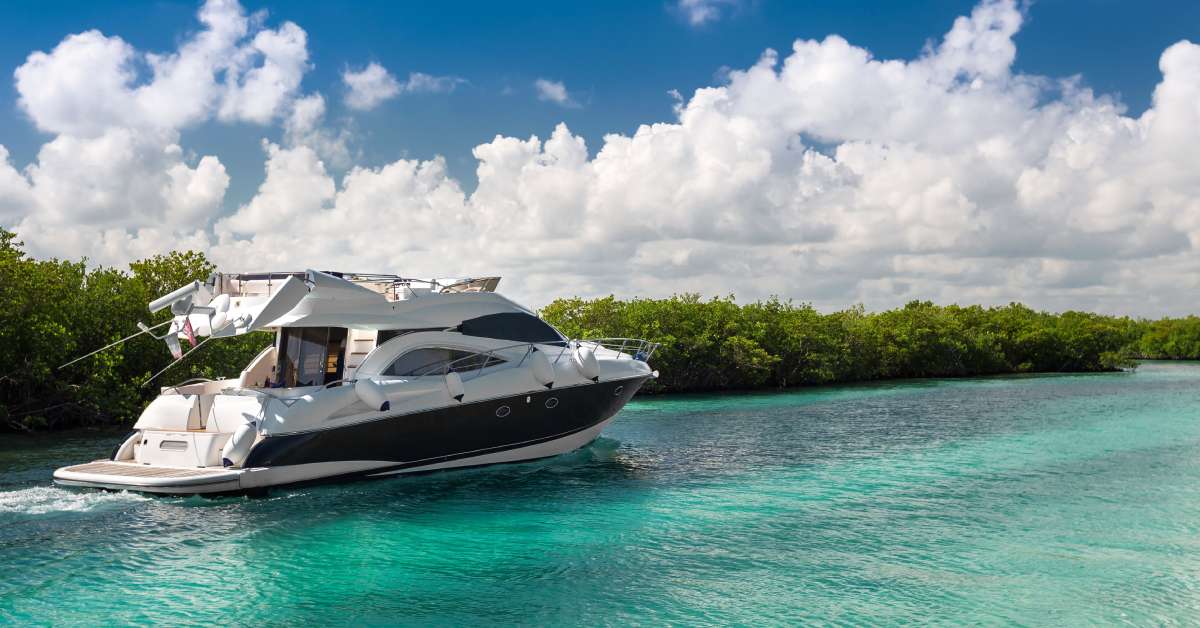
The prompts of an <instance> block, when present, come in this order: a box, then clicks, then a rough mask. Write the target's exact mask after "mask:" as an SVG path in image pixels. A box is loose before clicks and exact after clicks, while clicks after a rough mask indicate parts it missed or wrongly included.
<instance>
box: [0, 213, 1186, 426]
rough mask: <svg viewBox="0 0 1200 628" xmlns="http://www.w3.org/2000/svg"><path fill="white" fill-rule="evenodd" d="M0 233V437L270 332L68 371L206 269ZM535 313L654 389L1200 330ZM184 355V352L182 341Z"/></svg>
mask: <svg viewBox="0 0 1200 628" xmlns="http://www.w3.org/2000/svg"><path fill="white" fill-rule="evenodd" d="M22 246H23V245H22V243H21V242H18V241H17V240H16V238H15V236H14V234H13V233H12V232H9V231H5V230H3V229H0V430H5V431H29V430H39V429H55V428H62V427H68V426H78V425H109V424H111V425H128V424H130V423H131V422H132V421H133V420H135V419H136V417H137V415H138V414H139V413H140V412H141V410H142V408H144V407H145V405H146V404H147V403H149V401H150V400H151V399H153V398H154V396H156V395H157V394H158V392H159V387H160V386H162V385H164V384H169V383H175V382H179V381H183V380H185V379H188V378H191V377H209V378H213V379H218V378H221V377H234V376H236V375H237V374H238V373H239V372H241V369H242V368H243V367H244V366H245V365H246V364H247V363H248V362H249V361H250V360H251V359H252V358H253V357H254V355H255V354H257V353H258V352H259V351H260V350H262V349H263V348H264V347H266V346H267V345H269V344H270V343H271V336H270V335H268V334H266V333H261V332H260V333H254V334H248V335H246V336H240V337H235V338H224V339H220V340H217V341H214V342H212V343H209V344H208V345H206V346H205V347H204V348H203V350H202V351H200V352H198V353H197V354H195V355H194V356H193V355H188V356H185V359H184V360H183V361H182V362H180V363H178V364H177V365H175V366H173V367H172V369H171V370H170V371H168V373H167V374H166V375H164V376H163V377H162V378H161V380H160V381H156V382H153V383H151V384H150V385H143V382H144V381H145V380H146V379H148V378H149V377H150V376H151V375H152V374H153V373H156V372H158V371H159V370H160V369H162V368H163V367H166V366H168V365H170V364H171V363H172V358H171V356H170V355H169V354H168V352H167V351H166V348H165V347H164V345H163V343H162V342H161V341H158V340H155V339H153V338H149V337H147V336H144V335H143V336H140V337H137V338H134V339H133V340H131V341H129V342H126V343H124V344H123V345H120V346H118V347H114V348H112V349H108V350H105V351H102V352H100V353H99V354H97V355H95V356H93V357H90V358H87V359H85V360H82V361H80V362H78V363H76V364H74V365H71V366H69V367H66V368H63V369H58V368H57V367H58V366H59V365H62V364H64V363H66V362H68V361H69V360H71V359H73V358H75V357H78V356H80V355H82V354H84V353H87V352H89V351H92V350H94V349H97V348H99V347H102V346H104V345H106V344H108V343H110V342H113V341H115V340H118V339H120V338H123V337H125V336H127V335H129V334H131V333H134V332H135V331H136V327H135V322H136V321H144V322H146V323H148V324H155V323H159V322H162V321H165V320H167V318H168V317H169V316H170V315H169V313H168V312H166V311H163V312H159V313H157V314H155V315H151V314H150V313H149V312H148V310H147V309H146V304H147V303H149V302H150V301H151V300H153V299H154V298H156V297H158V296H161V295H163V294H166V293H167V292H170V291H171V290H173V289H175V288H177V287H179V286H182V285H184V284H186V283H188V282H190V281H192V280H194V279H204V278H205V277H207V276H208V275H209V274H210V273H211V272H212V271H213V270H214V266H213V265H212V264H211V263H210V262H209V261H208V260H207V259H206V258H205V256H204V255H203V254H202V253H197V252H193V251H188V252H175V253H171V254H168V255H157V256H154V257H151V258H148V259H144V260H141V261H137V262H134V263H131V264H130V265H129V270H128V271H125V270H120V269H115V268H107V267H97V268H88V265H87V264H86V263H84V262H68V261H62V260H57V259H52V260H38V259H33V258H31V257H29V256H28V255H26V254H25V253H24V251H23V248H22ZM541 314H542V316H543V317H544V318H545V319H546V320H547V321H549V322H550V323H551V324H553V325H555V326H556V327H558V328H559V329H560V330H561V331H562V332H563V333H564V334H566V335H567V336H569V337H572V338H593V337H630V338H645V339H648V340H652V341H654V342H659V343H662V345H663V346H662V348H660V349H659V350H658V352H657V353H655V354H654V358H653V360H652V364H653V365H654V367H655V368H656V369H658V370H659V371H660V377H659V379H658V380H656V381H653V382H650V383H649V384H648V385H647V386H646V388H645V389H644V390H645V391H646V392H649V393H661V392H685V391H718V390H745V389H757V388H788V387H794V386H808V385H817V384H830V383H838V382H856V381H868V380H878V379H889V378H904V377H962V376H971V375H990V374H1001V373H1036V372H1088V371H1108V370H1115V369H1120V368H1129V367H1132V366H1134V365H1135V360H1136V359H1138V358H1167V359H1198V358H1200V318H1197V317H1194V316H1189V317H1187V318H1177V319H1162V320H1153V321H1151V320H1138V319H1131V318H1126V317H1113V316H1104V315H1100V314H1092V313H1087V312H1062V313H1057V314H1055V313H1048V312H1039V311H1036V310H1033V309H1030V308H1028V307H1026V306H1024V305H1021V304H1018V303H1013V304H1010V305H1006V306H1003V307H988V308H985V307H980V306H958V305H948V306H939V305H934V304H933V303H930V302H928V301H914V302H911V303H909V304H907V305H905V306H904V307H901V308H896V309H892V310H887V311H883V312H867V311H866V310H865V309H864V308H863V307H862V306H857V307H853V308H850V309H846V310H842V311H839V312H832V313H827V314H826V313H821V312H818V311H817V310H816V309H814V308H813V307H812V306H811V305H808V304H803V303H801V304H796V303H792V302H789V301H781V300H779V299H770V300H766V301H758V302H755V303H748V304H744V305H741V304H738V303H736V302H735V301H734V299H733V298H732V297H725V298H714V299H707V300H706V299H702V298H701V297H700V296H699V295H695V294H683V295H676V296H672V297H670V298H665V299H632V300H618V299H615V298H613V297H606V298H600V299H579V298H568V299H558V300H556V301H554V302H553V303H551V304H550V305H548V306H546V307H545V308H544V309H542V310H541ZM184 345H185V348H186V342H185V343H184Z"/></svg>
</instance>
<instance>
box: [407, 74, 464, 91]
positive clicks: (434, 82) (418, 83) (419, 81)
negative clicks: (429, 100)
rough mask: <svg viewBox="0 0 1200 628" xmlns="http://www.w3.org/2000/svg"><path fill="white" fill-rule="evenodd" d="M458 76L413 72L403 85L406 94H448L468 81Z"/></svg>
mask: <svg viewBox="0 0 1200 628" xmlns="http://www.w3.org/2000/svg"><path fill="white" fill-rule="evenodd" d="M466 82H467V81H466V80H465V79H461V78H459V77H457V76H434V75H432V74H425V73H423V72H412V73H410V74H409V75H408V80H407V81H405V82H404V84H403V85H402V86H401V91H403V92H404V93H406V94H448V93H450V92H452V91H454V90H455V89H458V86H459V85H462V84H463V83H466Z"/></svg>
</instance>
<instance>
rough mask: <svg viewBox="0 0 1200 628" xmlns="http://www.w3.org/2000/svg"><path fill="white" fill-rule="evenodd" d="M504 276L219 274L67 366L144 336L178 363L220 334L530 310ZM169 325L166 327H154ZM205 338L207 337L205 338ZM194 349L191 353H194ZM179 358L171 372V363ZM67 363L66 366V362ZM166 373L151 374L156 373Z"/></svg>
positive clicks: (407, 323)
mask: <svg viewBox="0 0 1200 628" xmlns="http://www.w3.org/2000/svg"><path fill="white" fill-rule="evenodd" d="M499 283H500V278H499V277H481V278H454V279H415V278H410V277H403V276H400V275H388V274H375V273H348V272H324V271H317V270H307V271H303V272H290V271H289V272H263V273H213V274H212V275H209V277H208V278H207V279H206V280H205V281H203V282H201V281H193V282H191V283H189V284H187V285H185V286H182V287H180V288H178V289H176V290H174V291H172V292H170V293H169V294H166V295H164V296H162V297H159V298H157V299H155V300H154V301H152V302H150V304H149V310H150V312H151V313H157V312H160V311H162V310H166V309H169V310H170V312H171V314H172V317H171V318H170V319H169V320H167V321H164V322H162V323H159V324H158V325H155V326H153V327H150V326H146V325H144V324H142V323H138V327H139V329H140V331H139V332H138V333H135V334H133V335H130V336H127V337H126V338H122V339H121V340H118V341H117V342H115V343H112V344H110V345H107V346H105V347H101V348H100V349H97V350H96V351H93V352H91V353H88V354H87V355H84V356H81V357H79V358H76V359H75V360H72V361H71V362H68V363H67V364H64V365H63V366H68V365H70V364H73V363H75V362H78V361H79V360H82V359H83V358H86V357H89V356H91V355H95V354H96V353H98V352H100V351H103V350H104V349H107V348H109V347H112V346H115V345H117V344H120V343H122V342H125V341H127V340H129V339H131V338H134V337H136V336H139V335H141V334H148V335H150V336H153V337H154V338H156V339H158V340H161V341H163V342H164V343H166V345H167V349H168V351H170V353H171V355H172V356H174V357H175V358H176V360H177V361H178V360H179V359H180V358H181V357H182V356H183V355H184V353H183V351H182V346H181V343H180V341H182V340H186V341H187V342H189V343H191V344H192V345H193V346H194V347H196V348H199V347H200V346H202V345H203V344H204V343H205V342H208V341H210V340H212V339H214V338H225V337H229V336H240V335H242V334H246V333H250V332H253V331H259V330H264V329H278V328H283V327H344V328H346V329H358V330H371V331H372V332H374V331H375V330H389V329H431V328H447V327H452V326H454V325H457V324H459V323H460V322H462V321H463V320H466V319H468V318H473V317H477V316H484V315H488V314H496V313H504V312H522V313H526V314H532V312H530V311H529V310H528V309H527V308H524V307H522V306H520V305H518V304H516V303H514V302H512V301H510V300H508V299H506V298H504V297H502V296H500V295H499V294H496V293H495V292H494V291H495V289H496V285H497V284H499ZM167 325H169V327H167V329H166V331H165V333H163V332H161V331H160V333H155V332H154V330H156V329H159V328H162V327H165V326H167ZM197 338H204V340H203V341H202V342H199V343H197ZM189 355H190V353H189ZM173 365H174V363H172V364H171V365H168V366H167V367H166V368H164V369H163V370H164V371H165V370H166V369H167V368H171V366H173ZM59 368H62V367H59ZM160 373H162V371H159V373H156V374H155V375H153V376H151V378H150V379H149V380H147V383H149V381H152V380H153V379H154V378H156V377H157V376H158V375H159V374H160Z"/></svg>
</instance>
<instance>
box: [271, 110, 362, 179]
mask: <svg viewBox="0 0 1200 628" xmlns="http://www.w3.org/2000/svg"><path fill="white" fill-rule="evenodd" d="M283 130H284V139H285V140H286V142H287V144H288V146H292V147H295V146H308V147H310V148H312V149H313V151H315V152H316V154H317V155H319V156H320V157H321V158H322V159H324V160H326V161H328V162H329V163H330V164H331V165H332V166H333V167H335V168H338V169H346V168H349V167H350V165H351V163H352V159H353V157H352V155H351V151H350V138H351V132H350V129H348V128H346V127H342V128H340V129H338V130H336V131H335V130H334V129H333V128H331V127H330V126H329V125H327V124H326V123H325V98H324V97H323V96H321V94H319V93H313V94H309V95H307V96H304V97H303V98H297V99H296V100H295V101H294V102H293V103H292V113H291V115H289V116H288V118H287V119H286V120H285V121H284V124H283Z"/></svg>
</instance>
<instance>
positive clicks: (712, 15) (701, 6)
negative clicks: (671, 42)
mask: <svg viewBox="0 0 1200 628" xmlns="http://www.w3.org/2000/svg"><path fill="white" fill-rule="evenodd" d="M737 5H738V0H679V1H678V2H677V3H676V4H675V8H676V10H677V11H679V13H680V14H681V15H683V17H684V19H686V20H687V22H688V24H691V25H692V26H703V25H705V24H708V23H710V22H715V21H717V20H719V19H721V14H722V12H724V11H725V10H727V9H731V8H736V7H737Z"/></svg>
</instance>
